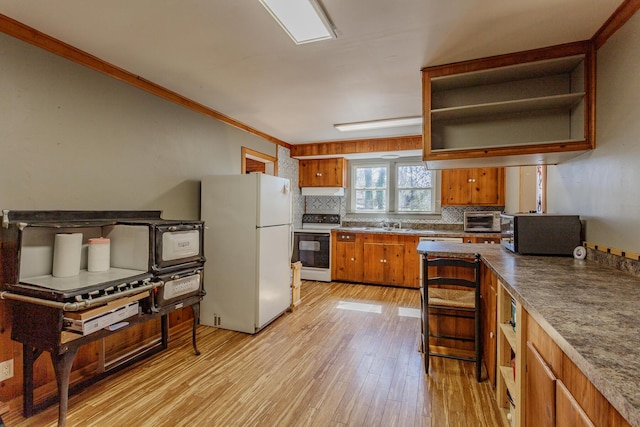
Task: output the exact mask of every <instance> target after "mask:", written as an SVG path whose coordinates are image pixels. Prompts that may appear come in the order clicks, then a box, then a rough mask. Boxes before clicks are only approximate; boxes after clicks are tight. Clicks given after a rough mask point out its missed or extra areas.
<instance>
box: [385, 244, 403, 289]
mask: <svg viewBox="0 0 640 427" xmlns="http://www.w3.org/2000/svg"><path fill="white" fill-rule="evenodd" d="M382 283H384V284H388V285H404V245H403V244H402V243H391V244H386V245H384V281H383V282H382Z"/></svg>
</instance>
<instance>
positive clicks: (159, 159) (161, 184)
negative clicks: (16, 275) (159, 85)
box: [0, 34, 276, 219]
mask: <svg viewBox="0 0 640 427" xmlns="http://www.w3.org/2000/svg"><path fill="white" fill-rule="evenodd" d="M0 76H1V78H0V149H1V151H0V208H1V209H12V210H17V209H44V210H50V209H51V210H57V209H65V210H68V209H73V210H75V209H79V210H83V209H89V210H93V209H116V210H120V209H156V210H162V211H163V217H164V218H168V219H169V218H174V219H197V218H199V210H200V201H199V199H200V178H201V177H202V176H203V175H207V174H223V173H224V174H226V173H240V167H241V165H240V155H241V154H240V147H241V146H243V145H244V146H246V147H249V148H251V149H254V150H257V151H260V152H263V153H265V154H268V155H271V156H275V155H276V146H275V145H274V144H273V143H271V142H268V141H266V140H264V139H262V138H258V137H256V136H254V135H251V134H248V133H246V132H243V131H240V130H238V129H236V128H233V127H231V126H228V125H226V124H224V123H222V122H219V121H217V120H214V119H212V118H209V117H206V116H204V115H201V114H198V113H195V112H192V111H190V110H187V109H185V108H182V107H180V106H178V105H176V104H173V103H170V102H168V101H165V100H163V99H161V98H158V97H156V96H154V95H150V94H148V93H146V92H143V91H141V90H139V89H136V88H134V87H132V86H129V85H127V84H124V83H122V82H120V81H117V80H115V79H112V78H110V77H107V76H104V75H102V74H100V73H97V72H95V71H92V70H89V69H87V68H84V67H82V66H80V65H77V64H74V63H71V62H69V61H67V60H65V59H62V58H60V57H57V56H55V55H53V54H50V53H48V52H45V51H43V50H41V49H38V48H36V47H33V46H31V45H28V44H26V43H23V42H21V41H18V40H16V39H13V38H11V37H9V36H7V35H4V34H0Z"/></svg>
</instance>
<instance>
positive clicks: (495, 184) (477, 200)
mask: <svg viewBox="0 0 640 427" xmlns="http://www.w3.org/2000/svg"><path fill="white" fill-rule="evenodd" d="M441 182H442V188H441V200H440V201H441V204H442V205H443V206H456V205H458V206H460V205H461V206H469V205H479V206H502V205H504V168H480V169H445V170H443V171H442V174H441Z"/></svg>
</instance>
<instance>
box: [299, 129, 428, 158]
mask: <svg viewBox="0 0 640 427" xmlns="http://www.w3.org/2000/svg"><path fill="white" fill-rule="evenodd" d="M408 150H422V135H412V136H398V137H393V138H375V139H354V140H348V141H336V142H316V143H313V144H298V145H292V146H291V157H296V158H299V157H318V156H320V157H322V156H326V157H331V156H333V157H337V156H342V155H345V154H359V153H376V152H384V151H408Z"/></svg>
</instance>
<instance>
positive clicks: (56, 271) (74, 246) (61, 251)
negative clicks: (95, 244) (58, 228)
mask: <svg viewBox="0 0 640 427" xmlns="http://www.w3.org/2000/svg"><path fill="white" fill-rule="evenodd" d="M81 254H82V233H59V234H56V237H55V241H54V246H53V269H52V272H51V274H52V276H54V277H71V276H77V275H78V273H79V272H80V258H81Z"/></svg>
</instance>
